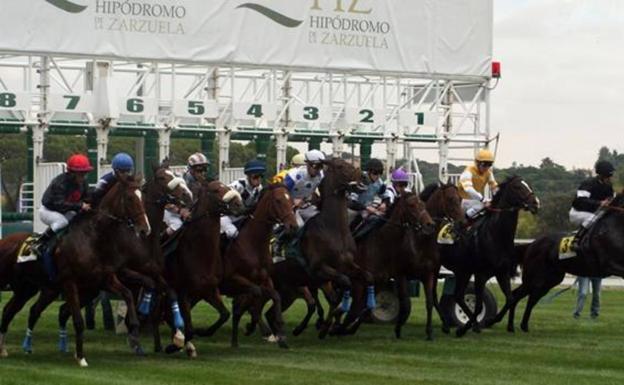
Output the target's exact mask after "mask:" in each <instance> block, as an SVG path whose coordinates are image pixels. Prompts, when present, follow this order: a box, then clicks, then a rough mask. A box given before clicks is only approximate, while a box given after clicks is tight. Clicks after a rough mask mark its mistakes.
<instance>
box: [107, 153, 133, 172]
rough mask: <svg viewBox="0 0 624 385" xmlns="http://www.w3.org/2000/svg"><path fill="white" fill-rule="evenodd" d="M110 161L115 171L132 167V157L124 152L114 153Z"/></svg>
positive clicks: (129, 169) (128, 169) (127, 169)
mask: <svg viewBox="0 0 624 385" xmlns="http://www.w3.org/2000/svg"><path fill="white" fill-rule="evenodd" d="M111 163H112V164H111V165H112V167H113V170H117V171H132V169H133V168H134V161H133V160H132V157H131V156H130V155H128V154H126V153H125V152H120V153H118V154H116V155H115V156H114V157H113V161H112V162H111Z"/></svg>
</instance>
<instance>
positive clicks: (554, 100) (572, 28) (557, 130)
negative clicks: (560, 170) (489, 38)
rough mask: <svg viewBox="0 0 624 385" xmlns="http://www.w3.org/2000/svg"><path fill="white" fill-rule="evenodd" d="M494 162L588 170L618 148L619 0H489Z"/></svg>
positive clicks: (623, 27)
mask: <svg viewBox="0 0 624 385" xmlns="http://www.w3.org/2000/svg"><path fill="white" fill-rule="evenodd" d="M493 53H494V60H497V61H500V62H501V63H502V76H503V77H502V79H501V81H500V82H499V85H498V87H497V88H496V90H495V91H493V93H492V105H491V106H492V120H491V122H492V125H491V126H492V132H494V133H496V132H500V133H501V141H500V145H499V148H498V152H497V165H498V166H499V167H501V166H502V167H507V166H509V165H511V163H512V162H513V161H516V162H518V164H525V165H529V164H530V165H539V163H540V160H541V159H543V158H544V157H547V156H548V157H551V158H552V159H553V160H554V161H555V162H557V163H559V164H562V165H564V166H566V167H567V168H590V167H592V165H593V163H594V162H595V160H596V157H597V154H598V150H599V149H600V147H601V146H604V145H606V146H608V147H610V148H611V149H616V150H618V152H622V151H624V135H623V130H624V118H623V117H622V115H621V114H622V113H624V95H620V94H621V93H624V1H620V0H494V49H493Z"/></svg>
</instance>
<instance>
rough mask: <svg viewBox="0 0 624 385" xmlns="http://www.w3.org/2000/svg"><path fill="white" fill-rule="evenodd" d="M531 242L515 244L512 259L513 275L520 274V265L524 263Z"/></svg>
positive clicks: (511, 274)
mask: <svg viewBox="0 0 624 385" xmlns="http://www.w3.org/2000/svg"><path fill="white" fill-rule="evenodd" d="M530 245H531V244H530V243H520V244H516V245H514V249H513V255H512V260H511V271H510V274H509V275H510V276H511V277H517V276H518V275H519V272H518V266H523V265H524V258H525V256H526V252H527V250H528V249H529V246H530Z"/></svg>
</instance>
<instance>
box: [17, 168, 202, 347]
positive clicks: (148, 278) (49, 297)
mask: <svg viewBox="0 0 624 385" xmlns="http://www.w3.org/2000/svg"><path fill="white" fill-rule="evenodd" d="M140 179H141V177H140V176H136V177H135V180H136V181H138V180H140ZM176 179H178V181H176ZM176 182H177V183H176ZM143 190H144V192H145V199H144V200H143V202H144V205H145V207H146V209H151V210H147V211H146V212H147V215H148V220H149V223H150V224H152V223H153V224H154V227H153V228H152V231H151V233H150V234H149V236H147V237H142V238H141V239H140V241H138V242H137V238H136V236H135V235H134V232H133V231H123V232H119V233H118V234H117V238H116V242H114V243H112V244H111V245H110V246H111V247H112V249H109V250H107V251H106V252H107V253H109V254H113V255H124V256H125V258H126V266H124V267H123V268H121V269H120V271H119V272H118V278H119V279H120V280H121V281H122V283H123V284H124V285H125V286H127V287H128V288H131V289H135V290H136V291H137V292H138V290H139V289H140V288H143V289H144V290H146V291H147V293H148V295H151V293H152V292H154V291H156V293H159V292H164V293H166V295H167V297H168V298H169V300H170V303H172V304H173V306H177V296H176V294H175V291H173V290H171V288H169V287H168V286H167V283H166V281H165V280H164V278H163V276H162V271H163V261H162V259H163V258H162V252H161V249H160V244H159V239H160V236H159V234H160V232H161V229H162V217H163V207H164V204H165V203H166V202H177V201H179V200H180V199H181V200H182V201H183V202H184V203H186V204H188V205H190V204H191V202H192V197H191V195H190V191H189V189H188V187H186V186H185V183H184V181H183V180H181V178H176V176H175V175H174V174H173V173H172V172H171V171H169V170H168V169H167V167H166V165H165V166H161V167H159V168H156V169H154V178H153V179H152V180H151V181H149V182H148V183H147V184H146V185H145V186H144V187H143ZM154 206H156V208H155V209H154ZM159 206H160V209H159V208H158V207H159ZM159 210H160V212H159ZM58 294H59V290H57V289H55V288H44V289H43V290H42V291H41V294H40V295H39V298H38V299H37V301H36V302H35V303H34V304H33V305H32V306H31V308H30V314H29V317H28V328H27V330H26V337H25V338H24V343H23V346H22V347H23V349H24V350H25V351H27V352H29V353H30V352H32V346H31V345H32V333H33V331H34V329H35V325H36V323H37V321H38V320H39V317H40V316H41V313H42V312H43V311H44V310H45V309H46V308H47V307H48V306H49V305H50V303H52V301H54V300H55V299H56V298H58ZM81 295H82V296H83V298H82V300H81V302H83V303H85V304H86V306H89V304H90V303H91V302H92V298H88V296H87V293H85V292H81ZM90 295H91V296H94V297H95V296H97V295H99V292H98V291H93V292H92V293H91V294H90ZM155 297H156V299H155V300H156V301H157V300H158V298H159V296H155ZM142 305H145V297H144V301H143V303H142ZM147 308H148V309H149V303H147ZM140 310H141V307H139V311H140ZM60 312H61V314H59V349H60V351H61V352H66V351H67V348H68V346H67V331H66V326H65V325H66V322H67V320H68V318H69V317H70V316H71V313H70V312H69V309H68V306H67V304H64V305H62V307H61V310H60ZM174 324H175V322H174ZM158 325H160V317H159V315H156V314H153V316H152V331H153V333H154V350H155V351H161V350H162V347H161V343H160V333H159V328H158ZM174 335H175V339H174V343H177V344H178V345H182V344H183V343H184V336H183V334H182V333H181V332H179V331H178V330H176V331H175V332H174ZM136 352H137V354H142V351H140V350H137V351H136Z"/></svg>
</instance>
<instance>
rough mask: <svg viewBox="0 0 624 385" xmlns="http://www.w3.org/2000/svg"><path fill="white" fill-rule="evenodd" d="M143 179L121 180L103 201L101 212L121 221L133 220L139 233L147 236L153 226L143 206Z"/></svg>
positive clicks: (130, 178) (133, 177) (127, 178)
mask: <svg viewBox="0 0 624 385" xmlns="http://www.w3.org/2000/svg"><path fill="white" fill-rule="evenodd" d="M142 179H143V178H142V176H140V175H137V176H132V175H130V176H128V177H126V178H121V179H119V180H118V181H117V183H115V185H114V186H113V187H112V188H111V189H110V190H109V191H108V192H107V193H106V195H105V196H104V198H103V199H102V202H101V203H100V211H102V212H103V213H105V214H108V215H110V216H112V217H114V218H117V219H119V220H124V219H129V220H131V221H132V224H133V225H134V228H135V229H136V231H137V233H139V234H143V235H146V236H147V235H149V234H150V232H151V226H150V223H149V220H148V219H147V215H146V213H145V206H144V205H143V195H142V193H141V181H142Z"/></svg>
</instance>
